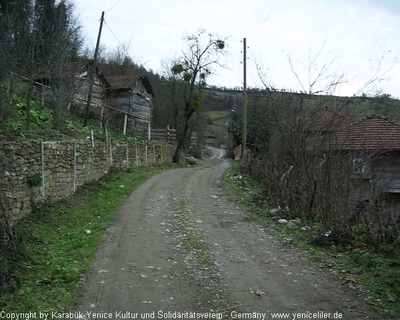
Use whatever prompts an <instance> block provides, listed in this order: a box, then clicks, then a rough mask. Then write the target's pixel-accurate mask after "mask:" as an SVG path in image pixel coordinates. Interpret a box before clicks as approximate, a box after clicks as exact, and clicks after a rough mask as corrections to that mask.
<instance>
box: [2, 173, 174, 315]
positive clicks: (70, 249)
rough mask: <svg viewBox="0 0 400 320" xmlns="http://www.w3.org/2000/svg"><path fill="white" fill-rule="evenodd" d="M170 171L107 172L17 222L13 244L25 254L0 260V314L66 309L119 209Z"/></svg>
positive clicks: (73, 301)
mask: <svg viewBox="0 0 400 320" xmlns="http://www.w3.org/2000/svg"><path fill="white" fill-rule="evenodd" d="M171 167H173V166H172V165H164V166H153V167H147V168H138V169H132V170H123V171H118V172H111V173H109V174H108V175H107V176H106V177H104V178H102V179H101V180H100V181H98V182H96V183H93V184H88V185H85V186H84V187H82V188H80V190H78V192H77V193H76V194H75V195H73V196H71V197H70V198H68V199H67V200H65V201H62V202H59V203H56V204H47V205H46V206H44V207H43V208H42V209H40V210H37V212H35V213H32V214H30V215H29V216H27V217H26V218H24V219H23V220H22V221H21V222H20V223H18V224H17V225H16V226H15V227H14V229H13V233H14V238H15V240H14V241H17V242H18V243H19V244H20V246H19V247H20V248H23V249H24V251H23V253H22V254H21V255H19V259H18V260H17V261H14V263H13V264H11V263H9V264H7V263H6V262H5V261H4V260H3V261H0V262H1V263H2V264H1V269H2V270H3V271H4V272H6V271H8V273H9V274H12V280H11V281H10V282H9V283H8V285H7V286H4V287H3V288H2V293H1V296H0V310H1V311H5V312H27V311H36V312H38V311H42V312H50V311H59V312H62V311H68V310H69V308H71V307H72V305H73V304H74V303H75V301H76V299H77V297H78V293H79V287H80V283H81V278H82V276H83V275H84V274H85V273H86V271H87V270H88V268H89V267H90V265H91V262H92V260H93V258H94V256H95V253H96V250H97V247H98V246H99V244H100V241H101V235H102V234H103V232H104V230H105V229H106V228H107V227H108V226H109V225H110V222H111V221H112V219H113V218H114V217H115V215H116V213H117V211H118V209H119V207H120V206H121V205H122V204H123V203H124V201H125V200H126V199H127V197H128V196H129V195H130V194H131V193H132V191H133V190H134V189H136V188H137V187H138V186H139V185H141V184H142V183H143V182H144V181H146V180H147V179H148V178H150V177H151V176H153V175H155V174H157V173H159V172H161V171H163V170H165V169H167V168H171Z"/></svg>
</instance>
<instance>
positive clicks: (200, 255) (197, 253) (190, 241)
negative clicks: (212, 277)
mask: <svg viewBox="0 0 400 320" xmlns="http://www.w3.org/2000/svg"><path fill="white" fill-rule="evenodd" d="M175 219H176V222H177V223H178V226H179V228H180V229H181V232H182V234H183V235H184V238H183V241H182V248H184V249H185V250H186V251H189V252H192V253H193V256H194V259H195V261H196V263H197V264H198V265H199V266H201V267H206V268H207V267H211V266H212V265H213V259H212V256H211V254H210V252H209V251H208V250H207V248H206V245H205V244H204V241H203V240H202V239H201V237H200V235H199V233H198V232H197V231H196V228H195V227H194V222H193V221H192V219H191V217H190V214H189V211H188V208H187V205H186V203H185V202H184V201H181V202H180V204H179V207H178V209H177V210H176V214H175Z"/></svg>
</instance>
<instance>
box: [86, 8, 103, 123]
mask: <svg viewBox="0 0 400 320" xmlns="http://www.w3.org/2000/svg"><path fill="white" fill-rule="evenodd" d="M103 22H104V11H103V12H102V13H101V18H100V28H99V34H98V36H97V42H96V48H95V49H94V57H93V64H92V72H90V73H89V77H90V78H89V94H88V99H87V103H86V110H85V121H84V123H83V126H84V127H86V125H87V122H88V120H89V110H90V104H91V102H92V91H93V83H94V75H95V73H96V65H97V54H98V52H99V45H100V37H101V30H102V29H103Z"/></svg>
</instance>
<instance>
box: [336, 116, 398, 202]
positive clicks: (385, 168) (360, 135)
mask: <svg viewBox="0 0 400 320" xmlns="http://www.w3.org/2000/svg"><path fill="white" fill-rule="evenodd" d="M331 149H332V150H337V151H338V152H340V153H341V154H343V155H344V156H347V157H350V160H351V161H350V162H349V163H350V165H351V166H352V170H351V179H352V182H353V183H352V184H353V191H352V192H353V194H354V198H358V199H359V200H365V199H376V197H379V196H381V195H389V196H391V197H397V195H400V124H399V123H397V122H396V121H393V120H390V119H388V118H386V117H384V116H383V115H379V114H375V115H372V116H368V117H366V118H364V119H362V120H360V121H357V122H354V123H353V124H352V125H350V126H346V127H345V128H343V129H342V130H339V131H338V132H337V133H336V135H335V139H334V140H333V141H332V144H331ZM396 201H397V200H396ZM398 202H399V208H400V199H399V201H398Z"/></svg>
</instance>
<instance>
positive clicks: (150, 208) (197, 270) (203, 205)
mask: <svg viewBox="0 0 400 320" xmlns="http://www.w3.org/2000/svg"><path fill="white" fill-rule="evenodd" d="M214 154H215V157H214V158H213V159H210V160H207V161H205V162H204V164H203V165H201V166H199V167H195V168H188V169H176V170H171V171H167V172H164V173H162V174H160V175H157V176H155V177H153V178H152V179H150V180H149V181H148V182H146V183H145V184H144V185H142V186H141V187H140V188H138V189H137V190H136V191H135V192H134V193H133V194H132V196H131V197H130V198H129V199H128V200H127V202H126V203H125V204H124V206H123V207H122V209H121V210H120V212H119V214H118V216H117V217H116V219H115V223H114V225H113V226H112V227H110V228H109V229H108V230H107V233H106V235H105V238H104V243H103V245H102V247H101V249H100V250H99V253H98V257H97V259H96V260H95V262H94V266H93V270H92V272H91V273H90V274H89V275H88V277H87V279H86V282H85V286H84V290H83V293H82V298H81V301H80V304H79V307H78V308H77V310H80V311H82V312H96V313H99V315H100V316H101V315H103V318H104V317H111V318H112V319H121V318H130V319H132V318H143V317H146V316H147V317H150V318H154V319H161V318H167V317H169V318H180V317H179V316H182V317H184V318H189V317H190V316H193V314H189V313H187V314H184V313H183V312H199V314H197V315H196V316H197V317H203V316H206V314H205V313H206V312H211V313H212V312H218V314H217V317H218V316H219V315H221V314H222V316H223V318H224V319H231V318H233V319H235V318H236V319H239V318H240V317H242V318H247V319H272V318H274V314H273V313H275V312H282V313H287V315H286V316H285V315H281V319H298V318H301V319H334V318H336V319H352V320H354V319H381V318H382V317H380V316H377V315H375V314H374V313H372V312H371V311H369V309H368V308H367V306H366V304H365V302H364V301H363V299H362V297H358V296H357V293H356V292H355V291H353V290H351V289H348V288H347V287H346V286H342V284H341V283H340V282H339V281H338V280H337V279H335V277H333V276H332V275H330V274H327V273H325V272H324V271H322V270H320V269H319V267H318V265H317V264H315V263H313V262H310V261H309V260H308V259H307V258H306V257H305V255H304V254H302V253H300V252H299V251H298V250H296V249H294V248H292V247H291V246H289V245H287V244H285V243H284V242H283V241H282V240H279V239H278V238H277V237H276V236H275V235H274V232H273V231H272V229H271V228H269V227H265V226H262V225H260V224H258V223H257V222H255V221H254V220H253V219H252V218H251V216H250V215H249V214H247V213H246V212H244V211H243V209H241V208H240V207H239V205H238V204H237V203H236V202H235V201H234V200H233V199H232V198H231V197H230V196H229V195H227V193H226V192H225V191H224V189H223V186H222V174H223V172H224V170H225V169H226V168H227V166H228V165H229V163H228V162H227V161H226V160H222V159H218V158H220V157H221V156H222V155H223V153H222V152H220V151H218V150H217V151H215V153H214ZM168 311H170V312H171V313H169V314H168ZM153 312H154V313H153ZM174 312H176V313H174ZM307 312H308V313H307ZM106 313H107V314H106ZM293 313H301V314H299V315H296V314H293ZM314 313H315V314H314ZM340 314H342V317H341V318H340ZM207 315H209V316H215V315H213V314H207ZM85 316H86V318H93V314H92V315H89V314H85ZM275 318H278V317H276V316H275Z"/></svg>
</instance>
